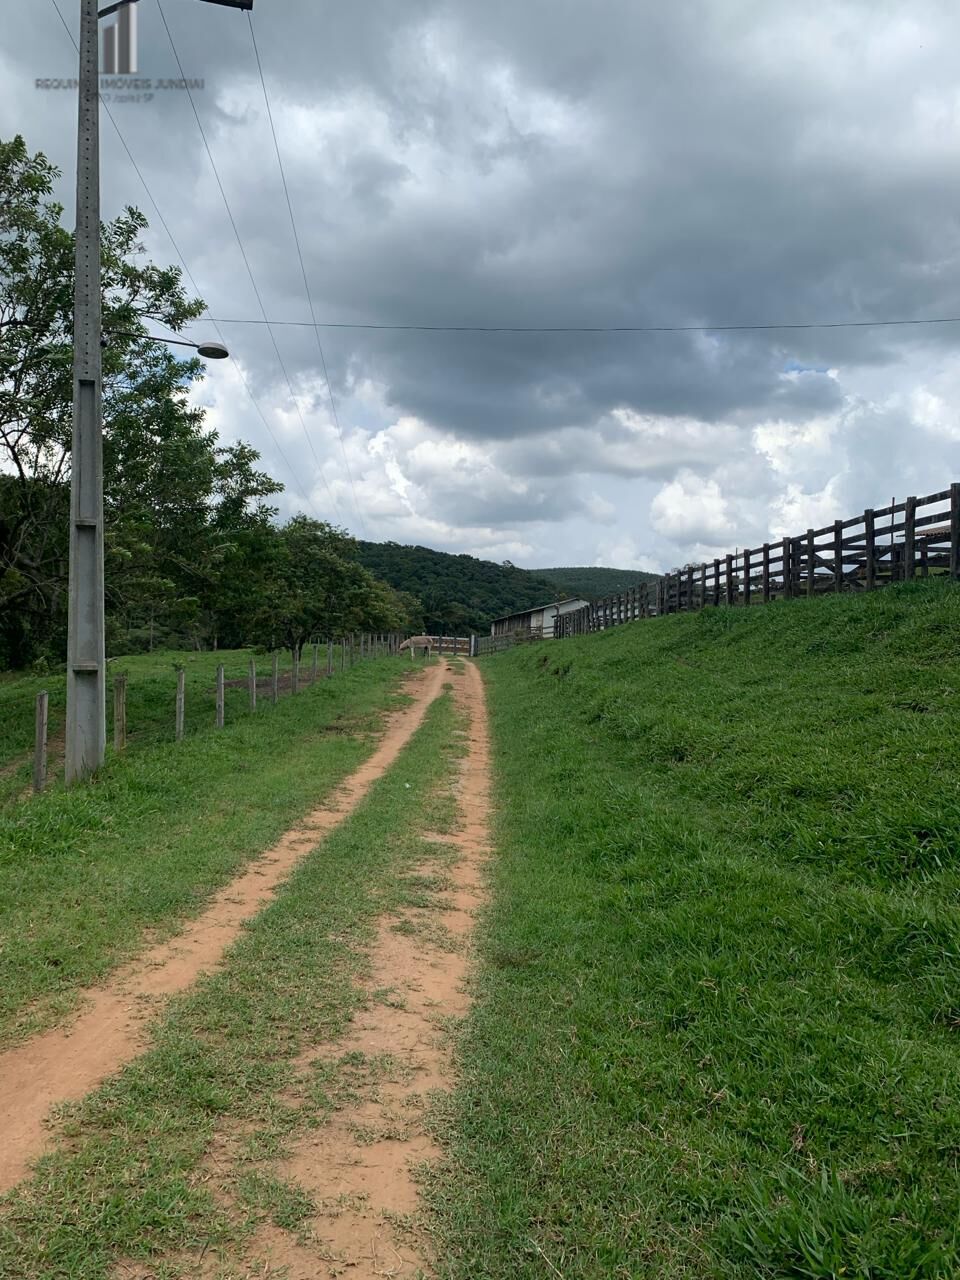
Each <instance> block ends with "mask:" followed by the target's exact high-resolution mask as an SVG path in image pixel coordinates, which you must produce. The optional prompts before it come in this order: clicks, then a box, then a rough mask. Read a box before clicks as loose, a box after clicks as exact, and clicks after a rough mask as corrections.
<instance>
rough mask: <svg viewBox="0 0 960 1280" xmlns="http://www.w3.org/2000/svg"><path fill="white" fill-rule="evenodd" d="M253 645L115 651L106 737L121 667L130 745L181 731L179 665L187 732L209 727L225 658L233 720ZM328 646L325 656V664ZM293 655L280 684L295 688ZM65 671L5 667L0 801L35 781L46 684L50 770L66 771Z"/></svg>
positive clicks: (262, 683)
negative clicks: (39, 703)
mask: <svg viewBox="0 0 960 1280" xmlns="http://www.w3.org/2000/svg"><path fill="white" fill-rule="evenodd" d="M254 656H255V655H254V653H253V650H252V649H221V650H220V651H219V652H216V653H195V652H193V651H192V650H172V649H169V650H167V649H165V650H158V651H156V652H154V653H140V654H135V655H133V656H130V657H120V658H111V659H110V661H109V663H108V666H107V681H108V690H107V737H108V740H109V741H111V742H112V734H113V693H112V688H113V681H114V679H115V678H116V677H117V676H118V675H125V676H126V677H127V747H128V750H136V749H137V748H140V747H149V746H155V745H157V744H158V743H161V742H170V741H172V740H173V737H174V729H175V725H174V714H175V708H176V692H177V668H178V667H183V669H184V673H185V702H184V707H185V713H184V731H185V733H186V735H187V736H192V735H193V734H195V733H200V732H202V731H204V730H206V729H208V728H210V727H211V726H212V725H213V724H214V723H215V718H216V701H217V699H216V681H217V667H218V666H219V665H220V664H221V663H222V664H223V669H224V678H225V680H226V690H225V716H226V721H227V723H228V724H233V723H234V722H235V721H236V720H238V719H241V718H243V717H244V716H247V715H249V714H250V712H249V695H248V692H247V686H246V679H247V673H248V669H249V663H250V659H251V657H254ZM326 660H327V655H326V649H325V648H324V649H323V650H322V653H321V657H320V670H321V672H322V671H324V670H325V669H326ZM256 661H257V680H258V684H259V694H258V697H259V698H260V699H264V698H266V699H269V696H270V690H269V677H270V673H271V667H272V661H273V659H272V657H271V656H270V655H269V654H259V655H256ZM312 661H313V655H312V652H311V651H310V650H307V651H306V652H305V654H304V658H303V668H304V678H305V679H306V678H308V677H309V675H310V671H311V664H312ZM290 671H291V658H290V654H289V653H283V654H281V655H280V672H281V689H282V694H283V696H284V697H286V696H288V695H289V692H290ZM66 685H67V681H66V676H65V675H64V674H63V672H62V671H60V672H52V673H50V674H48V675H42V676H40V675H32V674H27V673H24V672H4V673H0V726H2V732H0V806H2V805H3V804H4V803H10V802H11V801H16V800H18V799H19V798H20V797H21V796H22V795H23V793H24V790H25V789H27V788H29V786H30V780H31V770H32V763H33V743H34V731H35V730H34V717H35V703H36V696H37V694H38V693H39V692H40V691H41V690H42V689H46V690H47V692H48V694H49V695H50V703H49V721H48V733H49V744H50V745H49V777H50V779H51V781H53V780H55V779H56V778H57V777H62V774H63V735H64V724H65V720H66V705H67V694H66Z"/></svg>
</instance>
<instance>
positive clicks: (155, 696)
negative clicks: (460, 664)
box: [32, 632, 403, 792]
mask: <svg viewBox="0 0 960 1280" xmlns="http://www.w3.org/2000/svg"><path fill="white" fill-rule="evenodd" d="M402 645H403V636H402V635H401V633H399V632H390V633H385V634H367V633H363V634H356V635H351V636H346V637H344V638H343V639H340V640H325V641H315V642H312V643H310V644H307V645H304V646H302V648H301V649H300V650H299V651H293V652H292V654H291V653H289V652H287V653H285V654H283V655H281V653H280V652H274V653H269V654H266V655H261V656H259V657H258V656H256V655H251V656H250V658H249V660H248V662H247V667H246V671H245V672H244V673H243V674H240V672H239V671H238V668H237V664H236V662H235V661H234V662H231V664H230V669H231V670H230V677H229V678H228V676H227V665H226V664H225V663H223V662H220V663H217V665H216V669H215V671H214V672H212V673H210V672H209V668H207V674H206V687H205V688H203V690H202V692H201V689H200V688H198V685H197V683H196V681H197V679H198V677H197V676H194V677H193V681H192V683H191V685H190V686H188V682H187V671H186V668H185V667H184V666H182V665H180V666H177V667H176V668H173V669H171V673H170V685H169V687H165V688H164V689H161V688H158V681H159V678H158V677H156V676H153V677H150V678H149V679H148V680H146V681H144V685H145V686H146V685H149V689H148V688H146V687H145V688H144V689H143V690H139V689H137V690H136V692H137V693H138V694H140V695H141V697H140V700H139V701H138V703H137V710H139V712H140V719H139V722H137V723H134V725H133V733H134V734H136V736H137V737H138V739H139V740H140V741H149V742H152V743H155V742H160V741H164V740H170V739H171V738H172V739H173V740H174V741H176V742H182V741H183V739H184V738H185V737H186V736H187V733H188V731H189V732H194V731H197V730H198V729H201V728H203V727H204V725H209V724H211V723H213V724H214V725H215V726H216V728H217V729H223V728H224V727H225V726H226V725H227V723H228V722H229V721H230V719H231V717H233V718H236V717H237V716H238V715H239V714H242V713H243V712H245V711H248V712H256V710H257V707H258V705H261V706H262V705H263V704H265V703H266V704H272V705H274V706H275V705H276V704H277V703H278V702H280V700H281V699H282V698H285V697H292V696H296V695H297V694H299V693H300V692H301V691H302V690H304V689H306V688H308V687H309V686H310V685H313V684H316V682H317V681H318V680H330V679H333V678H334V677H335V676H336V675H338V674H339V673H341V672H344V671H349V670H350V669H351V668H352V667H354V666H355V665H356V664H357V663H358V662H361V661H364V660H366V659H369V658H379V657H385V656H395V655H399V654H400V653H401V646H402ZM207 656H209V655H207ZM240 670H241V671H242V668H241V669H240ZM211 674H212V679H213V681H214V687H213V690H212V692H213V700H212V705H211V698H210V693H211V690H210V687H209V681H210V679H211ZM203 678H204V676H203V674H201V675H200V676H199V679H201V680H202V679H203ZM128 684H129V675H128V673H126V672H122V673H118V674H117V675H116V676H114V677H113V680H112V681H111V690H110V698H109V703H110V707H111V711H112V714H111V716H110V728H111V730H112V738H113V747H114V750H115V751H118V752H122V751H125V750H126V749H127V745H128V737H129V736H133V735H132V734H129V735H128V720H127V709H128V700H127V693H128ZM58 701H59V702H62V697H61V698H60V699H59V700H58ZM191 701H194V702H198V703H200V704H201V706H200V710H199V712H197V711H196V710H195V708H194V707H192V706H191ZM158 702H159V703H161V706H162V707H163V708H166V714H165V715H164V712H163V710H162V709H159V708H158V706H157V703H158ZM50 710H51V700H50V691H49V690H48V689H41V690H40V691H39V692H38V693H37V695H36V699H35V717H34V747H33V768H32V786H33V790H34V791H35V792H40V791H43V790H44V788H45V787H46V786H47V783H48V781H49V780H50V767H49V766H50V760H51V756H53V758H55V759H57V760H59V757H60V755H61V754H62V743H57V744H56V745H55V749H54V751H53V753H51V742H50ZM59 710H60V711H61V712H62V707H60V708H59Z"/></svg>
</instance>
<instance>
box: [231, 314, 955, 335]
mask: <svg viewBox="0 0 960 1280" xmlns="http://www.w3.org/2000/svg"><path fill="white" fill-rule="evenodd" d="M216 323H218V324H270V325H273V326H274V327H276V328H284V327H286V328H300V329H310V328H317V329H373V330H379V331H383V332H387V333H749V332H757V331H763V330H774V329H789V330H793V329H875V328H889V327H892V326H894V325H928V324H960V316H934V317H931V318H929V319H925V320H810V321H805V322H803V323H795V322H791V321H784V322H783V323H780V324H613V325H611V324H597V325H575V324H570V325H534V324H529V325H527V324H496V325H490V324H375V323H370V324H366V323H361V322H352V321H345V320H314V321H310V320H248V319H241V318H238V317H235V316H231V317H226V316H221V317H219V318H218V320H217V321H216Z"/></svg>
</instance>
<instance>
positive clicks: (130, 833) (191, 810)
mask: <svg viewBox="0 0 960 1280" xmlns="http://www.w3.org/2000/svg"><path fill="white" fill-rule="evenodd" d="M406 670H407V668H406V667H405V665H404V664H403V663H401V662H398V661H397V660H395V659H388V658H382V659H375V660H371V661H367V662H363V663H360V664H358V665H357V666H356V667H354V669H353V670H351V671H347V672H344V673H343V674H339V673H338V674H337V676H336V677H335V678H334V679H332V680H324V681H322V682H318V683H317V684H315V685H310V686H308V687H307V688H305V689H304V690H303V691H302V692H301V693H300V694H299V695H298V696H297V697H295V698H294V697H290V696H287V697H285V698H284V699H283V700H282V701H281V702H280V703H279V704H278V705H277V706H275V707H274V706H272V705H270V704H269V702H266V703H265V702H261V703H260V704H259V706H258V708H257V711H256V712H255V713H250V712H246V713H245V714H243V715H240V714H239V712H238V713H237V714H236V715H230V714H229V712H228V720H227V725H226V727H225V728H224V729H222V730H217V729H215V728H214V727H213V726H212V724H208V725H207V726H206V727H205V728H201V727H197V728H196V731H195V732H193V733H192V734H191V735H190V736H189V737H187V738H186V740H185V741H184V742H182V743H175V742H173V741H167V742H163V743H160V744H157V745H154V746H149V747H144V748H142V749H140V750H131V751H128V752H127V753H126V754H125V755H123V756H120V757H117V756H114V755H113V754H112V752H111V754H109V755H108V758H107V762H106V765H105V766H104V768H103V769H102V770H101V771H100V772H99V773H98V775H97V777H96V778H95V779H94V780H93V781H91V782H89V783H86V784H84V785H83V786H77V787H72V788H70V789H69V790H68V789H67V788H66V787H64V786H62V785H61V786H56V787H53V788H51V789H50V790H49V791H47V792H44V794H43V795H40V796H36V797H32V798H30V799H28V800H25V801H24V802H23V803H9V804H7V805H6V806H5V807H3V808H2V809H0V1048H2V1047H3V1045H5V1044H6V1043H8V1042H10V1041H12V1040H16V1039H18V1038H21V1037H23V1036H25V1035H27V1034H29V1033H31V1032H33V1031H35V1030H37V1029H38V1028H39V1027H42V1026H45V1025H49V1024H51V1023H53V1022H55V1021H57V1020H58V1019H59V1018H60V1017H61V1016H62V1015H63V1014H65V1013H67V1012H69V1011H70V1010H72V1009H73V1008H74V1007H75V1005H76V1001H77V998H78V992H79V990H80V989H81V988H82V987H84V986H87V985H90V984H91V983H94V982H97V981H98V980H99V979H101V978H103V977H104V976H105V974H107V973H108V972H109V971H110V970H111V969H112V968H114V967H115V966H116V965H118V964H119V963H121V962H122V961H123V960H125V959H127V958H129V957H130V956H131V955H132V954H134V953H136V952H137V951H138V950H139V949H140V947H141V946H142V945H143V942H144V940H145V938H146V937H148V936H149V937H152V938H159V937H162V936H164V935H165V934H169V933H170V932H171V931H172V930H174V929H175V928H176V927H177V925H178V924H179V923H180V922H182V921H183V920H184V919H185V918H189V917H190V916H193V915H196V914H198V913H199V912H200V911H201V910H202V908H203V906H204V904H205V902H206V900H207V899H208V898H209V897H210V895H211V894H213V893H214V892H215V891H216V890H217V889H218V888H220V886H221V885H223V884H225V883H226V882H227V881H229V880H230V878H231V877H232V876H233V875H235V874H236V873H237V872H238V871H240V870H242V869H243V867H244V866H245V864H246V863H247V862H248V861H249V860H250V859H251V858H253V857H255V856H256V855H257V854H259V853H260V852H262V850H264V849H266V848H268V847H269V846H270V844H271V843H273V841H275V840H276V839H278V838H279V837H280V836H281V835H282V834H283V833H284V832H285V831H286V830H287V829H288V828H289V827H290V826H292V825H293V823H294V822H295V821H297V820H298V819H299V818H300V817H301V816H302V815H303V814H304V813H307V812H309V810H310V809H311V808H313V807H314V806H316V805H317V804H319V803H320V801H321V800H323V799H324V798H325V797H326V796H327V795H329V794H330V793H331V791H332V790H333V789H334V787H335V786H336V785H337V784H338V783H339V782H340V781H341V780H342V779H343V778H344V777H345V776H346V775H347V774H348V773H350V772H351V771H352V770H353V769H355V768H356V767H357V766H358V765H359V764H360V763H361V762H362V761H363V760H365V759H366V758H367V756H368V755H370V754H371V752H372V751H373V749H374V745H375V741H376V740H375V737H374V736H373V735H374V731H375V730H376V729H377V728H378V727H379V726H380V724H381V723H382V720H383V716H384V714H385V712H386V711H387V710H388V709H389V708H391V707H394V706H396V705H398V695H399V690H400V686H401V681H402V679H403V677H404V674H405V672H406ZM158 678H159V677H158ZM198 678H199V677H198ZM131 687H132V676H131ZM144 687H145V688H146V690H147V691H149V689H150V687H151V686H150V684H149V682H147V684H146V685H145V686H144ZM132 723H133V721H132V719H131V726H132ZM171 736H172V735H171ZM0 1275H2V1272H0Z"/></svg>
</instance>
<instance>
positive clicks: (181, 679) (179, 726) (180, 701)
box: [173, 667, 187, 742]
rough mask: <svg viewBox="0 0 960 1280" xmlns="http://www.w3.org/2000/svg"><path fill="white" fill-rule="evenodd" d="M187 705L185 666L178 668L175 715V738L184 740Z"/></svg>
mask: <svg viewBox="0 0 960 1280" xmlns="http://www.w3.org/2000/svg"><path fill="white" fill-rule="evenodd" d="M186 707H187V674H186V672H185V671H184V669H183V667H178V668H177V709H176V713H175V716H174V730H173V732H174V738H175V739H176V741H177V742H182V741H183V727H184V719H185V714H186Z"/></svg>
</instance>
